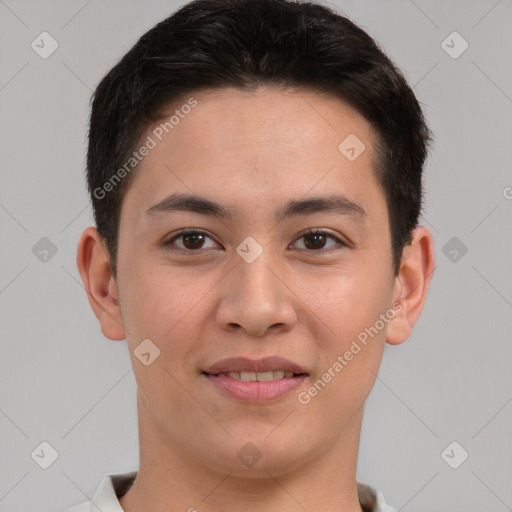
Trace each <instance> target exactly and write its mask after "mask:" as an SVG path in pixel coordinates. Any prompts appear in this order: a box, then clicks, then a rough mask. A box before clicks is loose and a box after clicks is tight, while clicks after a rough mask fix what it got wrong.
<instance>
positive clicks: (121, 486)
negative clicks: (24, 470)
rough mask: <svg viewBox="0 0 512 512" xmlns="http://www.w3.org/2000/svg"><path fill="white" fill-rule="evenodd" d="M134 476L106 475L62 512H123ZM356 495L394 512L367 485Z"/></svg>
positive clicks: (366, 505) (369, 508) (369, 509)
mask: <svg viewBox="0 0 512 512" xmlns="http://www.w3.org/2000/svg"><path fill="white" fill-rule="evenodd" d="M136 476H137V471H132V472H131V473H122V474H118V475H107V476H106V477H104V478H103V480H102V481H101V483H100V485H99V487H98V489H97V490H96V492H95V493H94V496H93V497H92V501H87V502H85V503H81V504H80V505H76V506H74V507H72V508H68V509H67V510H65V511H64V512H124V510H123V509H122V508H121V504H120V503H119V500H118V498H120V497H121V496H123V495H124V494H125V493H126V492H127V491H128V489H129V488H130V487H131V485H132V483H133V481H134V480H135V477H136ZM357 493H358V496H359V503H360V504H361V507H362V508H363V510H364V511H365V512H396V510H395V509H394V508H391V507H390V506H389V505H387V504H386V502H385V501H384V496H383V495H382V493H381V492H380V491H379V490H378V489H375V488H374V487H371V486H370V485H368V484H363V483H361V482H358V483H357Z"/></svg>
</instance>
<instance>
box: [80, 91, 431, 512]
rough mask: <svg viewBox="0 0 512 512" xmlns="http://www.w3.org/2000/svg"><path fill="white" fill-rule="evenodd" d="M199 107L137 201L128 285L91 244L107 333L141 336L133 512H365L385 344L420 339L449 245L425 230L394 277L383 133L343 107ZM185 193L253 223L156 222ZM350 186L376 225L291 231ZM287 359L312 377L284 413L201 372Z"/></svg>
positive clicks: (287, 101) (136, 191)
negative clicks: (378, 166)
mask: <svg viewBox="0 0 512 512" xmlns="http://www.w3.org/2000/svg"><path fill="white" fill-rule="evenodd" d="M192 96H193V97H194V98H196V100H197V101H198V105H197V106H196V107H195V108H194V109H193V110H192V111H191V112H190V113H189V114H188V115H187V116H186V117H185V118H184V119H182V120H181V121H180V123H179V124H178V125H176V126H175V128H174V129H173V130H172V131H171V132H170V133H169V134H168V135H167V136H166V137H165V138H164V139H163V140H162V141H161V142H159V143H158V145H157V146H156V147H155V148H154V149H152V150H151V151H150V152H149V154H148V155H147V156H146V157H145V158H144V160H143V161H142V163H141V166H140V168H139V169H138V170H137V171H136V174H135V176H134V181H133V183H132V184H131V186H130V187H129V189H128V191H127V194H126V196H125V198H124V202H123V205H122V209H121V220H120V233H119V253H118V275H117V279H114V277H113V275H112V272H111V267H110V265H109V257H108V252H107V249H106V245H105V244H104V243H103V241H102V240H101V238H100V237H99V236H98V233H97V231H96V229H95V228H94V227H89V228H87V229H86V230H85V231H84V232H83V234H82V236H81V238H80V242H79V246H78V253H77V264H78V268H79V271H80V274H81V277H82V279H83V282H84V285H85V288H86V291H87V295H88V298H89V302H90V304H91V307H92V309H93V310H94V313H95V314H96V316H97V318H98V320H99V322H100V324H101V329H102V332H103V334H104V335H105V336H106V337H107V338H109V339H111V340H124V339H126V341H127V343H128V346H129V349H130V357H131V360H132V365H133V371H134V374H135V378H136V381H137V385H138V393H137V406H138V417H139V435H140V468H139V473H138V476H137V478H136V480H135V482H134V484H133V486H132V488H131V489H130V490H129V491H128V493H127V494H126V495H125V496H124V497H122V498H121V499H120V502H121V505H122V507H123V509H124V510H126V511H128V512H141V511H142V510H152V511H153V512H163V511H169V510H189V509H191V508H195V509H197V510H199V511H200V512H207V511H219V510H244V511H248V512H252V511H261V510H265V511H267V512H274V511H279V512H287V511H296V510H303V509H306V510H308V512H315V511H320V510H322V511H338V510H339V511H341V510H343V511H345V512H356V511H357V512H361V507H360V505H359V501H358V497H357V490H356V465H357V455H358V448H359V437H360V430H361V421H362V415H363V407H364V402H365V400H366V398H367V396H368V394H369V393H370V391H371V389H372V386H373V384H374V382H375V380H376V374H377V372H378V368H379V365H380V362H381V358H382V353H383V350H384V346H385V343H386V342H387V343H388V344H391V345H397V344H400V343H402V342H404V341H405V340H406V339H407V338H408V337H409V335H410V333H411V329H412V328H413V326H414V324H415V323H416V321H417V320H418V318H419V316H420V314H421V311H422V309H423V306H424V302H425V299H426V295H427V290H428V287H429V284H430V280H431V277H432V273H433V269H434V250H433V239H432V235H431V233H430V232H429V231H428V230H427V229H426V228H424V227H417V228H416V229H415V231H414V233H413V242H412V244H411V245H409V246H407V247H406V248H405V249H404V253H403V257H402V261H401V268H400V271H399V274H398V276H397V277H395V276H393V272H392V253H391V245H390V231H389V225H388V222H389V221H388V212H387V207H386V203H385V199H384V194H383V191H382V190H381V189H380V187H379V185H378V183H377V181H376V180H375V177H374V175H373V173H372V158H373V155H372V145H373V139H372V129H371V127H370V125H369V124H368V122H367V121H366V120H365V119H364V118H363V117H362V116H360V115H359V114H358V113H357V111H355V110H353V109H352V108H351V107H349V106H348V105H347V104H345V103H344V102H342V101H341V100H339V99H337V98H334V97H331V96H329V95H324V94H319V93H316V92H312V91H297V90H291V89H280V90H278V89H268V88H259V89H257V90H256V91H251V92H247V91H246V92H242V91H239V90H236V89H222V90H216V91H214V90H203V91H199V92H197V93H196V94H193V95H192ZM186 99H187V98H185V99H184V100H183V101H181V102H176V103H174V104H173V105H172V107H171V106H170V107H169V112H170V113H172V112H173V111H174V109H175V108H179V106H180V105H183V104H184V103H185V102H186ZM151 128H154V127H150V129H149V130H148V133H147V134H146V135H145V137H146V136H147V135H148V134H150V133H151ZM349 134H356V135H357V137H358V138H359V139H360V140H361V141H363V142H364V144H365V146H366V150H365V151H364V152H363V153H362V154H361V155H360V156H359V157H358V158H357V159H356V160H355V161H349V160H348V159H347V158H346V157H345V156H344V155H343V154H342V153H341V152H340V151H339V149H338V145H339V144H340V142H341V141H343V140H344V139H345V138H346V137H347V135H349ZM145 137H144V139H145ZM176 192H179V193H193V194H197V195H200V196H203V197H206V198H208V199H211V200H214V201H216V202H219V203H221V204H223V205H225V206H227V207H229V208H231V209H232V211H234V212H236V216H235V217H234V218H233V219H232V220H228V219H218V218H215V217H212V216H206V215H200V214H198V213H193V212H173V213H161V214H156V215H149V214H147V213H145V212H146V210H148V209H149V208H150V207H151V206H153V205H154V204H156V203H158V202H159V201H160V200H162V199H163V198H164V197H166V196H167V195H168V194H170V193H176ZM334 192H336V193H342V194H344V195H345V196H346V197H348V198H349V199H350V200H352V201H356V202H358V203H359V204H360V205H361V206H362V207H363V208H364V209H365V210H366V213H367V215H366V216H365V217H364V218H363V219H358V218H357V217H351V216H348V215H339V214H333V213H326V212H319V213H313V214H310V215H307V216H299V217H293V218H288V219H284V220H281V221H280V222H277V223H276V221H275V219H274V212H275V209H276V208H277V207H279V206H281V205H284V204H285V203H286V202H287V201H289V200H291V199H304V198H308V197H313V196H315V197H321V196H327V195H330V194H332V193H334ZM183 228H197V229H201V230H203V231H206V232H207V233H208V236H209V237H211V238H208V237H207V238H205V239H204V242H203V245H202V246H201V242H200V241H199V242H198V241H197V238H196V239H194V240H192V242H193V243H192V244H190V242H189V243H188V245H186V240H184V239H183V237H182V238H180V239H177V240H175V242H174V250H173V247H172V246H165V245H164V242H165V241H166V240H169V239H170V238H171V235H173V234H176V233H177V232H178V231H179V230H181V229H183ZM307 228H322V229H323V230H325V231H327V234H328V235H329V237H327V238H326V239H325V241H324V242H323V245H322V242H315V240H314V239H313V240H311V238H303V237H302V235H303V232H304V230H305V229H307ZM331 235H333V236H335V237H337V238H338V239H339V240H341V241H345V242H347V243H348V244H349V245H347V246H342V245H339V242H337V240H336V239H333V238H330V236H331ZM247 236H251V237H253V238H254V239H255V240H256V241H257V243H258V244H259V245H260V246H261V248H262V249H263V252H262V254H261V255H260V256H259V257H258V258H257V259H256V260H255V261H253V262H252V263H247V262H246V261H245V260H244V259H242V258H241V257H240V256H239V255H238V253H237V252H236V248H237V247H238V246H239V244H240V243H241V242H242V241H243V240H244V239H245V238H246V237H247ZM315 243H316V245H315ZM190 247H192V249H190ZM194 247H197V248H196V249H194ZM315 247H318V248H315ZM187 248H188V249H187ZM180 249H181V252H180ZM332 249H337V250H332ZM187 250H188V253H187V252H184V251H187ZM329 250H331V252H326V251H329ZM194 251H195V252H194ZM396 302H399V304H400V307H401V310H400V312H399V313H397V314H396V315H395V316H394V317H393V318H392V319H391V320H389V321H388V323H386V324H385V327H384V328H383V329H381V330H380V331H379V333H378V335H376V336H374V337H373V338H370V340H369V342H368V344H367V345H366V346H364V348H363V349H362V350H361V351H360V352H359V353H358V354H357V355H356V356H354V358H353V359H352V360H351V361H350V362H349V363H348V364H347V365H346V366H345V367H344V368H343V370H342V371H341V372H338V373H337V374H336V376H335V377H334V378H332V380H331V381H330V382H329V383H328V384H327V385H326V386H325V387H324V388H323V389H322V390H321V391H320V392H318V394H317V395H316V396H314V397H313V398H311V400H310V401H309V403H307V404H301V403H299V401H298V399H297V395H298V393H299V392H301V391H305V390H307V389H308V388H309V387H310V386H311V385H312V384H313V383H314V382H316V381H317V380H318V379H319V378H320V377H321V376H322V374H323V373H324V372H326V371H327V369H328V368H329V367H332V365H333V363H334V362H335V361H336V360H337V357H338V356H339V355H343V354H344V353H345V352H346V351H347V350H348V349H349V348H350V346H351V343H352V341H353V340H355V339H357V335H358V334H359V333H361V332H362V331H364V329H365V328H368V327H370V326H373V325H374V324H375V322H376V320H377V319H378V318H379V315H380V314H382V313H385V312H386V311H388V310H390V309H391V308H392V306H393V304H395V303H396ZM147 338H149V339H150V340H152V342H153V343H154V344H155V345H156V346H158V348H159V349H160V356H159V357H158V358H157V359H156V360H155V361H154V362H153V363H152V364H150V365H149V366H145V365H144V364H142V363H141V361H140V360H139V359H138V358H137V357H136V356H135V355H134V350H135V349H136V348H137V346H138V345H139V344H140V343H141V341H142V340H144V339H147ZM271 355H278V356H281V357H285V358H288V359H290V360H292V361H294V362H296V363H298V364H300V365H302V366H303V367H304V368H305V369H306V370H307V372H308V373H309V374H310V375H309V377H308V378H307V379H306V381H305V382H303V383H302V384H301V386H300V387H299V388H298V389H296V390H294V391H292V392H290V393H289V394H287V395H285V396H284V397H281V398H280V399H278V400H274V401H272V402H271V403H263V404H254V403H252V404H251V403H246V402H242V401H240V400H237V399H234V398H231V397H228V396H226V395H224V394H222V393H221V392H219V391H218V390H217V389H216V388H215V387H214V386H212V384H211V383H210V382H209V381H208V380H206V379H205V378H204V376H202V375H201V371H202V370H204V369H206V368H207V367H208V366H209V365H211V364H213V363H215V362H216V361H218V360H220V359H224V358H227V357H239V356H245V357H249V358H255V359H258V358H261V357H266V356H271ZM248 442H251V443H253V444H254V445H255V446H256V447H257V449H258V450H259V452H260V453H261V458H260V460H259V461H258V462H257V463H256V464H255V465H254V466H252V467H246V466H245V465H244V464H243V463H242V462H241V461H240V460H239V458H238V457H237V453H238V451H239V450H240V449H241V448H242V447H243V446H244V445H245V444H246V443H248Z"/></svg>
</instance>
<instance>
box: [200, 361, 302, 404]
mask: <svg viewBox="0 0 512 512" xmlns="http://www.w3.org/2000/svg"><path fill="white" fill-rule="evenodd" d="M201 373H202V375H203V376H204V377H205V378H206V379H207V380H208V381H209V382H210V383H211V384H212V385H213V387H214V388H215V389H216V390H217V391H220V392H221V394H223V395H228V396H229V397H231V398H236V399H237V400H243V401H247V402H252V403H258V402H264V401H270V400H274V401H275V400H278V399H281V398H283V397H284V396H285V395H288V394H289V393H290V392H291V391H292V390H294V389H296V388H297V387H298V386H300V385H301V383H302V382H303V381H304V380H305V379H306V378H307V377H308V376H309V373H308V372H306V371H305V370H304V369H303V368H302V367H301V366H299V365H297V364H296V363H294V362H292V361H289V360H287V359H283V358H280V357H267V358H264V359H259V360H252V359H247V358H231V359H223V360H222V361H219V362H217V363H215V364H214V365H212V366H210V367H209V368H207V370H205V371H203V372H201Z"/></svg>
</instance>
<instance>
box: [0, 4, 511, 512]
mask: <svg viewBox="0 0 512 512" xmlns="http://www.w3.org/2000/svg"><path fill="white" fill-rule="evenodd" d="M178 5H181V2H180V3H177V2H173V1H152V2H151V3H148V2H142V1H137V2H136V1H133V0H132V1H121V0H110V1H99V0H92V1H91V0H89V1H84V0H80V1H69V0H66V1H63V0H60V1H48V0H46V1H40V0H38V1H35V0H33V1H27V0H18V1H15V0H5V1H1V0H0V34H1V36H0V37H1V44H0V56H1V66H0V119H1V127H0V130H1V132H0V149H1V165H0V170H1V173H2V187H1V189H0V223H1V230H2V231H1V232H2V237H1V240H2V244H1V261H2V265H1V273H0V311H1V324H2V327H1V329H2V331H1V332H2V335H1V345H0V348H1V357H0V443H1V445H0V449H1V452H0V461H1V464H0V510H1V511H2V512H18V511H27V510H31V511H33V512H42V511H50V510H63V509H64V508H65V507H68V506H71V505H73V504H76V503H79V502H82V501H86V500H87V499H89V498H90V497H91V496H92V494H93V492H94V490H95V489H96V487H97V485H98V484H99V481H100V479H101V478H102V477H103V476H104V475H106V474H114V473H120V472H125V471H130V470H133V469H136V468H137V464H138V444H137V443H138V437H137V423H136V419H137V418H136V402H135V398H136V386H135V380H134V377H133V373H132V370H131V365H130V360H129V355H128V352H127V348H126V342H124V341H121V342H113V341H110V340H107V339H106V338H104V337H103V335H102V334H101V331H100V328H99V324H98V322H97V320H96V318H95V316H94V315H93V312H92V311H91V309H90V307H89V303H88V301H87V297H86V294H85V292H84V289H83V286H82V282H81V280H80V277H79V274H78V270H77V268H76V263H75V257H76V247H77V242H78V238H79V236H80V234H81V232H82V231H83V229H85V228H86V227H87V226H89V225H91V224H92V223H93V222H92V215H91V208H90V206H89V200H88V196H87V193H86V187H85V182H84V178H83V177H84V162H85V160H84V159H85V148H86V129H87V121H88V114H89V110H88V109H89V98H90V95H91V92H92V90H93V89H94V87H95V86H96V84H97V83H98V81H99V80H100V79H101V77H102V76H103V75H104V74H105V72H106V71H107V70H108V69H109V68H110V67H111V66H112V65H114V64H115V63H116V61H117V60H118V59H119V58H120V57H121V56H122V55H123V54H124V53H125V52H126V51H127V50H128V49H129V48H130V47H131V46H132V45H133V44H134V43H135V41H136V39H137V38H138V37H139V36H140V35H142V34H143V33H144V32H145V31H146V30H148V29H149V28H150V27H151V26H152V25H153V24H155V23H156V22H157V21H160V20H161V19H163V18H164V17H166V16H167V15H168V14H170V13H171V12H172V11H173V10H175V8H176V7H177V6H178ZM334 5H336V6H338V8H339V9H340V10H341V11H342V12H344V13H346V14H347V15H348V16H349V17H350V18H351V19H352V20H353V21H355V22H356V23H358V24H360V25H361V26H362V27H363V28H365V29H366V30H367V31H368V32H369V33H370V34H371V35H372V36H373V37H375V38H376V39H377V41H379V42H380V44H381V45H382V47H383V49H384V50H385V51H386V52H387V53H388V54H389V56H390V57H391V58H392V59H393V60H394V61H395V63H396V64H397V65H398V66H399V67H400V68H401V69H402V70H403V71H404V74H405V75H406V77H407V79H408V80H409V82H410V84H411V85H413V86H414V90H415V92H416V94H417V95H418V98H419V100H420V101H421V102H422V104H423V105H424V110H425V114H426V117H427V121H428V122H429V125H430V127H431V128H432V130H433V131H434V133H435V136H436V142H435V145H434V148H433V151H432V153H431V155H430V158H429V161H428V165H427V167H426V171H425V173H426V174H425V184H426V200H427V205H426V210H425V213H424V216H423V220H422V222H423V224H424V225H425V226H427V227H428V228H429V229H431V231H432V233H433V235H434V238H435V253H436V259H437V262H436V263H437V267H436V271H435V275H434V278H433V281H432V284H431V289H430V294H429V297H428V299H427V303H426V308H425V310H424V312H423V315H422V317H421V318H420V320H419V322H418V323H417V325H416V327H415V328H414V331H413V334H412V336H411V337H410V339H409V340H408V341H407V342H406V343H404V344H402V345H399V346H396V347H392V346H389V345H387V346H386V349H385V354H384V360H383V363H382V367H381V370H380V374H379V378H378V380H377V382H376V384H375V386H374V388H373V390H372V393H371V395H370V397H369V399H368V402H367V406H366V414H365V419H364V425H363V432H362V439H361V449H360V459H359V467H358V475H357V477H358V479H359V480H360V481H364V482H367V483H370V484H372V485H374V486H376V487H377V488H379V489H381V490H382V491H383V493H384V495H385V498H386V501H387V502H388V503H389V504H391V505H392V506H394V507H396V508H397V509H398V510H404V511H413V510H414V511H418V512H422V511H432V510H436V511H450V512H456V511H461V512H462V511H464V512H476V511H485V512H490V511H496V512H501V511H505V510H512V486H511V482H512V460H511V459H512V437H511V435H510V432H511V430H512V429H511V426H512V403H511V401H512V372H511V371H510V366H511V362H512V346H511V334H512V333H511V331H512V322H511V318H512V315H511V313H512V286H511V282H512V272H511V261H512V259H511V257H510V255H511V254H512V236H511V235H512V233H511V231H512V230H511V229H510V220H511V210H512V200H511V199H510V198H511V197H512V188H510V187H512V173H511V160H512V156H511V155H512V153H511V151H510V149H511V148H510V147H511V142H512V115H511V114H512V98H511V97H512V70H511V64H510V63H511V62H512V59H511V53H512V51H511V42H512V41H511V39H512V31H511V30H510V21H511V20H512V16H511V14H512V2H511V1H510V0H501V1H496V0H485V1H484V0H481V1H450V2H442V1H426V0H415V1H414V2H413V1H412V0H397V1H382V0H380V1H377V0H374V1H367V0H366V1H364V2H361V1H359V2H357V1H342V0H339V1H337V2H334ZM43 31H47V32H49V33H50V34H51V35H52V37H53V38H54V39H55V40H56V41H57V42H58V44H59V47H58V49H57V50H56V51H55V52H54V53H53V54H52V55H51V56H50V57H48V58H47V59H43V58H41V57H40V56H39V55H38V54H37V53H36V52H35V51H34V50H33V49H32V47H31V43H32V41H33V40H35V39H36V38H37V37H38V36H39V34H40V33H41V32H43ZM454 31H457V32H458V33H459V34H460V35H461V36H462V37H463V38H464V40H466V41H467V42H468V43H469V47H468V49H467V50H466V51H465V52H464V53H462V55H460V56H458V58H452V57H451V56H450V55H449V54H448V53H447V52H446V51H445V48H446V46H442V42H443V41H444V40H445V39H446V38H447V36H448V35H449V34H451V33H452V32H454ZM452 41H453V42H452ZM461 43H462V41H461V40H460V39H453V38H452V39H448V40H447V42H446V43H444V45H449V46H452V47H453V48H451V50H450V51H452V53H453V52H454V51H458V50H460V49H461V48H462V47H461ZM507 187H508V188H507ZM43 237H47V238H49V239H50V240H51V241H52V243H53V244H54V245H55V246H56V248H57V252H56V254H55V255H53V256H52V254H51V252H50V253H49V254H48V256H47V259H46V261H41V259H40V258H41V257H42V256H41V253H38V252H37V248H38V247H39V246H37V245H36V244H37V243H38V242H39V241H40V239H41V238H43ZM453 237H456V240H452V241H451V242H450V240H451V239H452V238H453ZM44 243H47V242H40V244H44ZM446 244H448V245H446ZM462 244H463V245H462ZM35 245H36V249H35V250H34V251H33V247H34V246H35ZM463 246H465V247H467V253H466V254H462V251H461V247H463ZM454 249H455V250H456V251H457V255H456V259H455V261H454V257H455V253H454V252H453V250H454ZM451 251H452V252H451ZM34 252H35V253H34ZM43 441H46V442H48V443H50V445H51V446H53V447H54V449H55V450H57V452H58V454H59V457H58V458H57V460H56V461H55V462H54V463H53V464H52V465H51V466H50V467H49V468H48V469H42V468H41V467H40V466H39V465H38V464H36V462H35V461H34V460H33V458H32V457H31V453H32V452H33V451H34V450H35V449H36V448H37V447H38V446H39V445H40V443H41V442H43ZM453 441H456V442H457V443H459V445H460V446H461V447H463V449H465V450H466V451H467V452H468V453H469V458H468V459H467V460H466V461H465V462H464V463H463V464H462V465H460V467H458V469H452V467H450V466H449V465H448V464H447V463H446V462H445V460H444V459H443V457H442V455H441V454H442V452H443V451H444V450H445V448H446V447H447V446H448V445H449V444H450V443H452V442H453ZM448 453H449V455H450V456H451V457H450V459H449V460H451V462H452V464H453V463H454V462H455V463H457V461H459V462H460V454H461V448H459V447H458V446H457V447H456V448H455V449H454V451H453V452H451V451H450V450H448ZM445 458H446V457H445ZM447 460H448V459H447Z"/></svg>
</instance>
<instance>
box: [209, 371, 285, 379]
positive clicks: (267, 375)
mask: <svg viewBox="0 0 512 512" xmlns="http://www.w3.org/2000/svg"><path fill="white" fill-rule="evenodd" d="M219 375H222V376H227V377H229V378H230V379H235V380H242V381H244V382H254V381H258V382H267V381H270V380H281V379H283V378H291V377H293V372H285V371H284V370H274V371H268V372H227V373H219Z"/></svg>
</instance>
